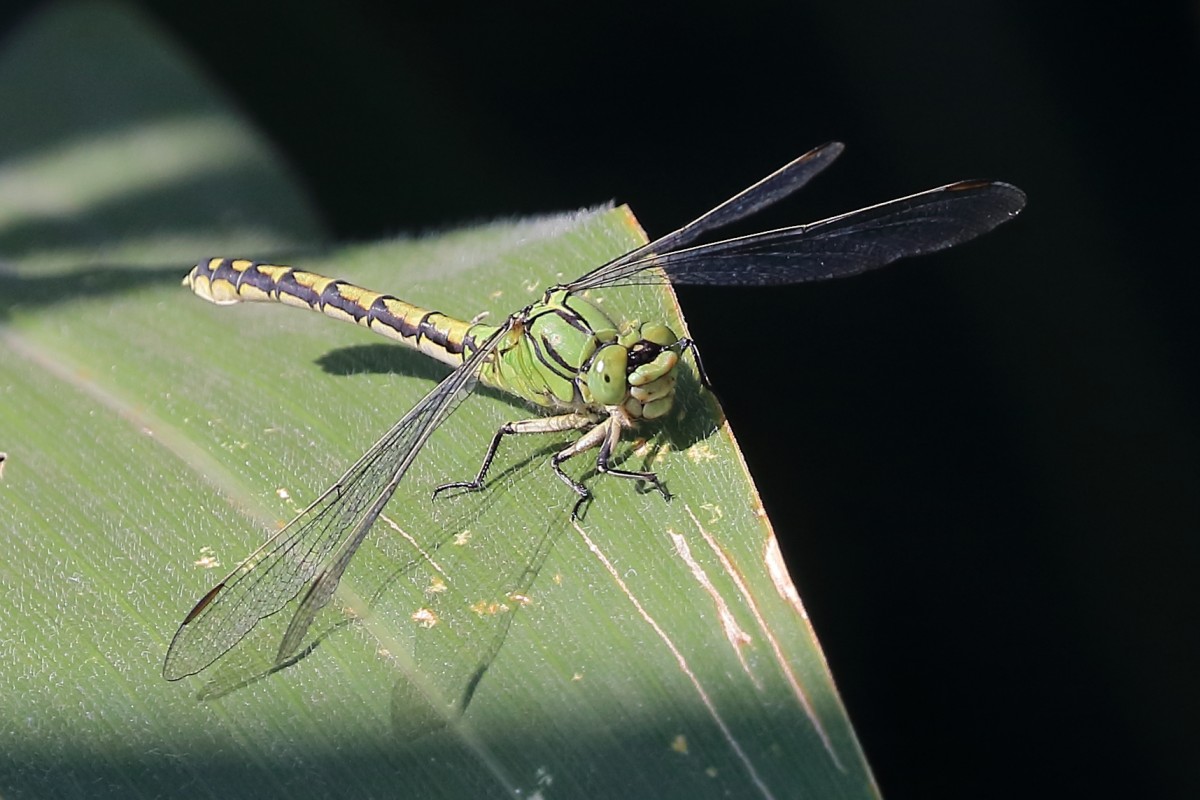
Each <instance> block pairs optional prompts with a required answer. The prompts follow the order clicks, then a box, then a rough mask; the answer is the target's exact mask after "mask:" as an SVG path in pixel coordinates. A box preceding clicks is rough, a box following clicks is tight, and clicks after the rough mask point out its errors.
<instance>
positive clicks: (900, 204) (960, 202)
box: [605, 181, 1025, 286]
mask: <svg viewBox="0 0 1200 800" xmlns="http://www.w3.org/2000/svg"><path fill="white" fill-rule="evenodd" d="M1024 206H1025V194H1024V193H1023V192H1022V191H1021V190H1020V189H1018V188H1016V187H1015V186H1012V185H1010V184H1007V183H1001V182H986V181H959V182H957V183H951V184H948V185H946V186H940V187H938V188H936V189H929V190H927V191H924V192H920V193H918V194H914V195H909V196H908V197H902V198H899V199H897V200H891V201H888V202H886V203H880V204H879V205H875V206H870V207H868V208H863V209H859V210H858V211H851V212H849V213H847V214H841V215H839V216H836V217H830V218H828V219H824V220H821V221H819V222H812V223H809V224H807V225H796V226H794V227H790V228H780V229H778V230H774V231H767V232H765V233H756V234H752V235H750V236H743V237H739V238H736V239H726V240H724V241H720V242H714V243H712V244H706V245H700V246H698V247H691V248H687V249H683V250H675V251H673V252H661V253H657V254H649V255H646V256H645V257H643V258H640V259H638V260H635V261H631V262H628V263H625V264H622V265H621V266H620V267H619V268H616V269H613V270H610V271H609V272H608V273H607V274H606V275H605V278H606V282H605V285H608V286H614V285H625V286H628V285H634V284H639V285H641V284H657V283H662V282H663V281H664V280H668V281H670V282H671V283H674V284H690V285H711V286H722V285H742V286H772V285H780V284H790V283H806V282H810V281H819V280H827V279H830V278H840V277H845V276H848V275H856V274H858V273H860V272H865V271H866V270H869V269H875V268H876V267H882V266H884V265H885V264H890V263H892V262H893V261H896V260H898V259H901V258H907V257H909V256H916V255H923V254H926V253H933V252H936V251H938V250H943V249H945V248H947V247H953V246H954V245H957V244H962V243H963V242H967V241H970V240H971V239H974V238H975V237H976V236H980V235H981V234H984V233H987V232H988V231H990V230H992V229H993V228H995V227H996V226H997V225H1000V224H1001V223H1004V222H1006V221H1008V220H1010V219H1012V218H1013V217H1014V216H1016V214H1017V213H1018V212H1019V211H1020V210H1021V209H1022V208H1023V207H1024Z"/></svg>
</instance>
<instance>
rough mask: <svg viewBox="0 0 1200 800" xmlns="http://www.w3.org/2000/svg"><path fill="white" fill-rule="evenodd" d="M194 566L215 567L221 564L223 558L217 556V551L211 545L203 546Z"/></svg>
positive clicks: (193, 563)
mask: <svg viewBox="0 0 1200 800" xmlns="http://www.w3.org/2000/svg"><path fill="white" fill-rule="evenodd" d="M192 565H193V566H197V567H201V568H202V569H213V568H214V567H219V566H221V560H220V559H219V558H217V556H216V553H215V552H214V551H213V549H212V548H211V547H201V548H200V557H199V558H197V559H196V560H195V561H193V562H192Z"/></svg>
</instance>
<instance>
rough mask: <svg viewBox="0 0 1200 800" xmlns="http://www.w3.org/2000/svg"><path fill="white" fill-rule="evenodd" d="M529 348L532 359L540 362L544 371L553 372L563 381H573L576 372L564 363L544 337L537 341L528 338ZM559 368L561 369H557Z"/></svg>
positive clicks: (564, 360)
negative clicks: (531, 350)
mask: <svg viewBox="0 0 1200 800" xmlns="http://www.w3.org/2000/svg"><path fill="white" fill-rule="evenodd" d="M529 344H530V347H531V348H532V349H533V355H534V357H535V358H536V359H537V360H538V361H540V362H542V365H543V366H545V367H546V369H548V370H550V371H551V372H553V373H554V374H555V375H557V376H559V377H560V378H562V379H563V380H566V381H570V380H574V379H575V377H576V375H577V374H578V372H579V371H578V370H577V369H575V368H574V367H572V366H571V365H570V364H568V363H567V362H566V359H564V358H563V357H562V356H561V355H560V354H559V352H558V351H557V350H555V349H554V347H553V346H552V345H551V344H550V342H548V341H546V337H544V336H542V337H539V338H537V339H535V338H533V337H532V336H530V337H529ZM559 367H561V369H559Z"/></svg>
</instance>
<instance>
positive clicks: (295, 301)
mask: <svg viewBox="0 0 1200 800" xmlns="http://www.w3.org/2000/svg"><path fill="white" fill-rule="evenodd" d="M183 284H184V286H188V287H190V288H191V290H192V291H193V292H195V293H196V294H198V295H200V296H201V297H203V298H204V299H205V300H208V301H209V302H212V303H216V304H218V305H229V304H232V303H238V302H261V303H271V302H279V303H285V304H287V305H289V306H301V307H303V308H311V309H312V310H313V311H320V312H321V313H322V314H325V315H327V316H330V317H333V318H334V319H340V320H345V321H346V322H353V323H356V324H358V325H362V326H363V327H364V328H369V329H371V330H373V331H375V332H376V333H379V334H382V335H384V336H387V337H388V338H390V339H395V340H396V341H398V342H401V343H403V344H406V345H408V346H409V347H413V348H416V349H417V350H420V351H421V352H422V353H425V354H426V355H429V356H432V357H433V358H436V359H438V360H439V361H444V362H446V363H447V364H453V365H455V366H457V365H458V364H461V363H462V361H463V351H464V349H465V350H467V351H470V350H472V349H474V348H475V347H476V346H477V345H478V344H479V343H480V342H482V341H483V340H484V339H486V338H487V337H488V335H489V334H490V333H491V332H492V330H494V329H493V328H490V327H488V326H483V325H471V324H469V323H467V322H463V321H462V320H459V319H455V318H454V317H449V316H446V315H445V314H443V313H441V312H440V311H430V310H429V309H427V308H421V307H420V306H414V305H413V304H411V303H406V302H404V301H403V300H399V299H397V298H395V297H392V296H390V295H386V294H380V293H379V292H372V291H370V290H369V289H364V288H362V287H361V286H355V285H354V284H352V283H346V282H345V281H339V280H335V279H333V278H327V277H325V276H324V275H318V274H316V273H315V272H304V271H303V270H298V269H293V268H291V267H281V266H275V265H271V264H260V263H259V262H257V261H249V260H247V259H232V258H210V259H208V260H207V261H202V262H200V263H199V264H197V265H196V266H195V267H193V268H192V271H191V272H189V273H188V275H187V277H186V278H184V279H183Z"/></svg>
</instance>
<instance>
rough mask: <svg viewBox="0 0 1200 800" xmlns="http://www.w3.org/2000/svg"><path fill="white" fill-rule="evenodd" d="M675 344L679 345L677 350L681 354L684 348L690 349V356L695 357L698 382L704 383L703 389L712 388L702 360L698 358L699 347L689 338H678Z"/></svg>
mask: <svg viewBox="0 0 1200 800" xmlns="http://www.w3.org/2000/svg"><path fill="white" fill-rule="evenodd" d="M676 344H678V345H679V352H680V354H682V353H683V352H684V351H685V350H691V351H692V358H694V359H696V371H697V372H699V373H700V382H701V383H703V384H704V388H705V389H710V390H711V389H712V381H710V380H709V379H708V372H706V371H705V369H704V362H703V361H701V360H700V349H699V348H698V347H696V343H695V342H694V341H692V340H691V339H680V340H679V341H678V342H676Z"/></svg>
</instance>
